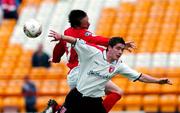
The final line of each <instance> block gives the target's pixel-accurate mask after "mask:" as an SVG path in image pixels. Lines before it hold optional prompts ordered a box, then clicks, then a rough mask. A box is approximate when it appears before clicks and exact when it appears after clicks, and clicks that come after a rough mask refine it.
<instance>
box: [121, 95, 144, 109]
mask: <svg viewBox="0 0 180 113" xmlns="http://www.w3.org/2000/svg"><path fill="white" fill-rule="evenodd" d="M124 104H125V109H126V110H129V111H139V110H141V108H142V96H141V95H129V96H127V97H126V98H125V100H124Z"/></svg>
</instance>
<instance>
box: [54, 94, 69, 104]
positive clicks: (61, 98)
mask: <svg viewBox="0 0 180 113" xmlns="http://www.w3.org/2000/svg"><path fill="white" fill-rule="evenodd" d="M65 98H66V96H62V95H58V96H56V98H55V99H56V101H57V103H58V104H59V105H63V104H64V101H65Z"/></svg>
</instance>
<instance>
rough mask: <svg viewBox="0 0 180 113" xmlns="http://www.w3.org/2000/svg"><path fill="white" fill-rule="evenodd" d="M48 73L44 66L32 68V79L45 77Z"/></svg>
mask: <svg viewBox="0 0 180 113" xmlns="http://www.w3.org/2000/svg"><path fill="white" fill-rule="evenodd" d="M46 74H47V69H46V68H44V67H37V68H32V69H31V72H30V78H31V79H43V78H44V77H45V76H46Z"/></svg>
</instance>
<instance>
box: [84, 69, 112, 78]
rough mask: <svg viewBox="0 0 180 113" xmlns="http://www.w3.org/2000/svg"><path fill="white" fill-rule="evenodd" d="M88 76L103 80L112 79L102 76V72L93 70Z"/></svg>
mask: <svg viewBox="0 0 180 113" xmlns="http://www.w3.org/2000/svg"><path fill="white" fill-rule="evenodd" d="M87 74H88V75H91V76H97V77H100V78H103V79H110V77H109V76H108V75H102V74H100V72H97V71H93V70H90V71H89V72H88V73H87Z"/></svg>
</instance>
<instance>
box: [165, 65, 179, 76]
mask: <svg viewBox="0 0 180 113" xmlns="http://www.w3.org/2000/svg"><path fill="white" fill-rule="evenodd" d="M166 75H167V77H179V75H180V68H179V67H174V68H173V67H172V68H167V70H166Z"/></svg>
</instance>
